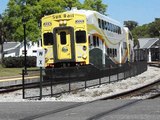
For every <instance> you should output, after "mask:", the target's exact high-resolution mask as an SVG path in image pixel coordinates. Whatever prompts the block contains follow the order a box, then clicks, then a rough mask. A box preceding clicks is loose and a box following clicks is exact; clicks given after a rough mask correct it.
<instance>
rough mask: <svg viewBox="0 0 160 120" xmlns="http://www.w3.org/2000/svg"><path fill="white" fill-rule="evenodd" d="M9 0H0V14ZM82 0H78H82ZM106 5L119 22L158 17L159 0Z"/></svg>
mask: <svg viewBox="0 0 160 120" xmlns="http://www.w3.org/2000/svg"><path fill="white" fill-rule="evenodd" d="M8 1H9V0H0V14H1V13H3V12H4V10H5V9H6V8H7V2H8ZM83 1H84V0H80V2H83ZM102 1H103V3H104V4H107V5H108V8H107V12H106V13H107V14H108V15H109V17H111V18H113V19H115V20H117V21H119V22H121V23H122V24H123V22H124V21H127V20H133V21H136V22H138V24H139V25H143V24H148V23H150V22H153V21H154V20H155V18H160V0H102Z"/></svg>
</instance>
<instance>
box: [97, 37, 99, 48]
mask: <svg viewBox="0 0 160 120" xmlns="http://www.w3.org/2000/svg"><path fill="white" fill-rule="evenodd" d="M97 46H99V37H97Z"/></svg>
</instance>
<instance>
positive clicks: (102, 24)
mask: <svg viewBox="0 0 160 120" xmlns="http://www.w3.org/2000/svg"><path fill="white" fill-rule="evenodd" d="M102 28H103V30H104V29H105V26H104V20H102Z"/></svg>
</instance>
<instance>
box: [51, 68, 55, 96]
mask: <svg viewBox="0 0 160 120" xmlns="http://www.w3.org/2000/svg"><path fill="white" fill-rule="evenodd" d="M51 71H52V73H51V74H52V78H51V97H52V96H53V87H52V85H53V80H54V77H53V68H52V70H51ZM54 74H55V73H54Z"/></svg>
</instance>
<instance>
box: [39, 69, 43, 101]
mask: <svg viewBox="0 0 160 120" xmlns="http://www.w3.org/2000/svg"><path fill="white" fill-rule="evenodd" d="M41 99H42V67H40V97H39V100H41Z"/></svg>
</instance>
